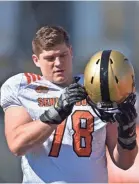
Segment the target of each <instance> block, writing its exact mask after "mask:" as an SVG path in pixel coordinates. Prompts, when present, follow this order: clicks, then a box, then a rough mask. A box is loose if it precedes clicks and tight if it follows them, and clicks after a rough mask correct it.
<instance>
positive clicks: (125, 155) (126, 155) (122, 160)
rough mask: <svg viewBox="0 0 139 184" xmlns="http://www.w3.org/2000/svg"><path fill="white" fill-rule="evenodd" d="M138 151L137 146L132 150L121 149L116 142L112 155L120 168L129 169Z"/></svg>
mask: <svg viewBox="0 0 139 184" xmlns="http://www.w3.org/2000/svg"><path fill="white" fill-rule="evenodd" d="M137 152H138V146H137V145H136V147H135V148H134V149H132V150H127V149H123V148H122V147H121V146H120V145H119V144H118V143H117V144H116V146H115V149H114V152H113V157H114V162H115V164H116V165H117V166H118V167H120V168H121V169H124V170H127V169H129V168H130V167H131V166H132V165H133V164H134V161H135V158H136V155H137Z"/></svg>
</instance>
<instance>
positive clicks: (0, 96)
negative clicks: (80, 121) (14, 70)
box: [0, 74, 22, 111]
mask: <svg viewBox="0 0 139 184" xmlns="http://www.w3.org/2000/svg"><path fill="white" fill-rule="evenodd" d="M21 79H22V76H21V75H20V74H18V75H15V76H12V77H11V78H9V79H8V80H7V81H6V82H5V83H4V84H3V85H2V87H1V89H0V105H1V107H2V108H3V110H4V111H5V110H6V109H7V108H9V107H12V106H21V103H20V101H19V99H18V91H19V88H20V83H21Z"/></svg>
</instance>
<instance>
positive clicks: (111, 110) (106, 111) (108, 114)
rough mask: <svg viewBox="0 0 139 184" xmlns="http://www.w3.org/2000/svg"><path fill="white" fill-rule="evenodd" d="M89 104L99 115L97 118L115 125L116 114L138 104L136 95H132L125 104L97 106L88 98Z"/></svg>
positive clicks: (114, 103)
mask: <svg viewBox="0 0 139 184" xmlns="http://www.w3.org/2000/svg"><path fill="white" fill-rule="evenodd" d="M87 101H88V104H89V105H90V106H91V107H92V109H93V110H94V112H95V113H96V114H97V116H98V117H99V118H100V119H101V120H102V121H104V122H106V123H108V122H110V123H114V122H115V118H114V114H115V113H121V109H123V108H125V107H128V106H129V105H135V103H136V94H135V93H131V94H130V95H129V96H128V97H127V98H126V99H125V100H124V101H123V102H121V103H120V104H117V103H116V102H113V103H101V104H97V105H96V104H95V103H93V102H92V100H91V99H90V98H89V97H87ZM123 106H124V107H123Z"/></svg>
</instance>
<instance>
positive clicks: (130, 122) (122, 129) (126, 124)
mask: <svg viewBox="0 0 139 184" xmlns="http://www.w3.org/2000/svg"><path fill="white" fill-rule="evenodd" d="M87 102H88V104H89V105H90V106H91V107H92V109H93V110H94V112H95V113H96V114H97V116H98V117H99V118H100V119H101V120H102V121H104V122H106V123H108V122H110V123H115V122H117V123H118V142H119V144H120V145H121V147H122V148H124V149H128V150H132V149H134V148H135V146H136V123H135V119H136V118H137V113H136V109H135V102H136V95H135V94H133V93H132V94H131V95H129V97H128V98H127V99H126V100H125V101H124V102H123V103H121V104H119V105H118V106H117V108H116V109H114V110H109V108H108V109H107V110H104V109H103V108H101V109H99V108H97V107H96V106H95V105H94V103H93V102H92V101H91V100H90V98H88V97H87ZM116 111H117V112H116Z"/></svg>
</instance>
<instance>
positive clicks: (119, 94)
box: [84, 50, 135, 110]
mask: <svg viewBox="0 0 139 184" xmlns="http://www.w3.org/2000/svg"><path fill="white" fill-rule="evenodd" d="M84 87H85V89H86V92H87V93H88V97H89V99H90V101H91V103H92V105H93V106H94V107H96V108H97V109H104V110H110V109H116V108H117V107H118V105H119V104H121V103H123V102H125V101H126V100H130V101H132V100H133V101H134V102H133V103H135V74H134V69H133V66H132V64H131V63H130V62H129V60H128V59H127V58H126V57H125V56H124V55H123V54H122V53H120V52H119V51H115V50H104V51H100V52H97V53H96V54H95V55H94V56H92V57H91V59H90V61H89V62H88V63H87V65H86V67H85V70H84ZM129 96H130V98H128V97H129Z"/></svg>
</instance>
